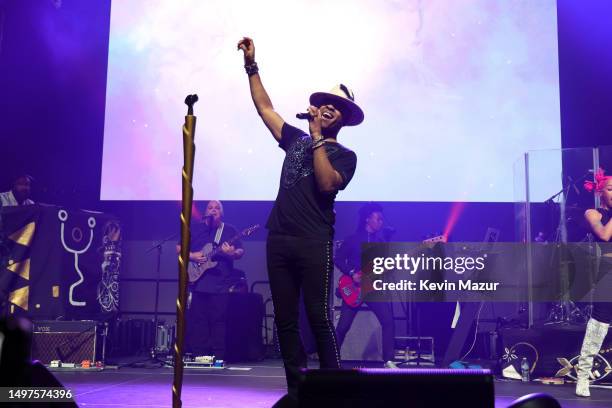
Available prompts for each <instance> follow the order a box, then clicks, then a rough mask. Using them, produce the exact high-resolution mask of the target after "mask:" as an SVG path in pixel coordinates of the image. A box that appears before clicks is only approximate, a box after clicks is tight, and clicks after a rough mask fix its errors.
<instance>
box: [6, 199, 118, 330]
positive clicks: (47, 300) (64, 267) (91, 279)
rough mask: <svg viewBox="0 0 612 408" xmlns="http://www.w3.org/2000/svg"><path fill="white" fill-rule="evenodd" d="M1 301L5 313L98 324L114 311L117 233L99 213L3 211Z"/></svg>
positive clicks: (56, 209)
mask: <svg viewBox="0 0 612 408" xmlns="http://www.w3.org/2000/svg"><path fill="white" fill-rule="evenodd" d="M2 218H3V228H4V231H3V236H4V243H3V245H4V248H5V253H6V254H8V256H6V257H5V259H4V260H3V263H4V264H3V265H0V301H1V302H2V304H3V308H4V311H5V312H7V313H9V314H15V313H26V314H28V315H30V316H31V317H36V318H50V319H58V318H63V319H97V318H99V317H102V315H104V314H107V313H112V312H116V311H118V307H119V270H120V265H121V230H120V225H119V223H118V222H117V220H116V218H114V217H113V216H110V215H108V214H103V213H99V212H92V211H84V210H75V209H68V208H63V207H57V206H47V205H32V206H25V207H12V208H4V209H2Z"/></svg>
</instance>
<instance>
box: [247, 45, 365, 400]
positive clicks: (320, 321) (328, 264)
mask: <svg viewBox="0 0 612 408" xmlns="http://www.w3.org/2000/svg"><path fill="white" fill-rule="evenodd" d="M238 48H239V49H240V50H242V51H243V53H244V64H245V69H246V73H247V74H248V77H249V86H250V91H251V97H252V99H253V102H254V104H255V108H256V109H257V113H258V114H259V116H260V117H261V119H262V120H263V122H264V124H265V125H266V127H267V128H268V130H269V131H270V132H271V133H272V136H274V139H276V141H277V142H278V145H279V147H280V148H281V149H283V150H284V152H285V160H284V162H283V167H282V172H281V178H280V187H279V190H278V195H277V197H276V201H275V203H274V207H273V208H272V212H271V213H270V216H269V218H268V223H267V225H266V226H267V228H268V230H269V234H268V239H267V244H266V255H267V264H268V276H269V280H270V289H271V292H272V300H273V303H274V316H275V322H276V327H277V329H278V338H279V343H280V349H281V354H282V357H283V362H284V365H285V374H286V377H287V386H288V391H289V397H288V399H287V400H286V401H287V402H290V401H292V400H295V397H296V395H297V383H298V375H299V370H300V368H304V367H306V353H305V352H304V347H303V344H302V340H301V338H300V333H299V328H298V300H299V297H300V291H302V293H303V296H304V304H305V306H306V313H307V315H308V321H309V323H310V326H311V328H312V331H313V333H314V336H315V340H316V343H317V350H318V354H319V362H320V365H321V367H322V368H338V367H340V357H339V353H338V345H337V342H336V338H335V332H334V328H333V326H332V323H331V320H330V315H329V296H328V294H329V291H330V289H331V286H330V285H331V274H332V270H333V263H332V260H333V254H332V251H333V249H332V242H333V237H334V222H335V216H334V201H335V198H336V194H337V193H338V190H343V189H344V188H346V186H347V185H348V183H349V181H350V180H351V178H352V177H353V173H354V172H355V167H356V164H357V156H356V155H355V153H353V152H352V151H351V150H349V149H347V148H346V147H344V146H342V145H341V144H339V143H338V142H337V140H336V139H337V136H338V132H339V131H340V129H341V128H342V127H344V126H355V125H358V124H360V123H361V122H362V121H363V111H362V110H361V109H360V108H359V106H357V104H355V102H354V97H353V93H352V92H351V91H350V90H349V89H348V88H347V87H346V86H344V85H339V86H338V87H336V88H334V89H333V90H332V91H331V92H329V93H327V92H318V93H314V94H312V95H311V96H310V107H309V108H308V115H307V118H308V119H309V120H308V124H309V131H310V132H309V133H310V134H306V133H304V132H302V131H301V130H300V129H297V128H295V127H293V126H291V125H289V124H288V123H286V122H285V121H284V120H283V118H282V117H281V116H280V115H279V114H278V113H277V112H276V111H275V110H274V106H273V105H272V102H271V101H270V98H269V97H268V94H267V92H266V90H265V89H264V87H263V85H262V82H261V79H260V76H259V73H258V67H257V64H256V62H255V46H254V44H253V40H252V39H250V38H247V37H244V38H243V39H242V40H240V41H239V42H238Z"/></svg>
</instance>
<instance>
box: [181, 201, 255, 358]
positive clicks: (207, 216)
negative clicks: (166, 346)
mask: <svg viewBox="0 0 612 408" xmlns="http://www.w3.org/2000/svg"><path fill="white" fill-rule="evenodd" d="M236 233H237V232H236V229H235V228H234V227H233V226H231V225H229V224H226V223H224V222H223V205H222V204H221V202H220V201H217V200H211V201H209V202H208V204H207V205H206V209H205V211H204V215H203V216H202V222H199V223H194V224H193V225H192V229H191V245H190V252H189V260H190V261H192V262H206V260H207V259H206V257H205V254H204V253H203V252H202V249H203V248H204V246H205V245H206V244H208V243H212V244H213V247H217V246H220V248H221V252H220V253H219V254H218V255H217V256H216V257H215V258H213V259H212V260H213V261H216V262H217V266H215V267H214V268H211V269H208V270H207V271H206V272H204V274H203V275H202V277H201V278H200V279H198V280H197V281H196V282H195V283H193V284H192V286H191V288H190V289H191V291H192V302H191V306H190V308H189V311H188V316H187V318H188V320H189V322H190V324H189V326H188V327H190V330H189V333H188V335H187V349H188V350H189V351H190V352H191V353H193V354H195V355H210V354H212V355H215V356H216V357H217V358H220V359H223V357H224V352H225V350H224V348H225V346H224V344H225V343H224V339H225V302H226V299H227V298H226V296H222V295H223V294H226V293H228V292H229V290H230V287H231V286H232V285H234V284H235V283H236V282H237V280H238V278H237V277H236V276H234V273H233V271H234V260H237V259H240V258H241V257H242V255H244V249H243V248H242V243H241V242H240V241H236V242H234V245H228V243H227V242H226V241H227V240H229V239H231V237H233V236H235V235H236ZM176 250H177V253H178V252H180V250H181V246H180V245H177V246H176Z"/></svg>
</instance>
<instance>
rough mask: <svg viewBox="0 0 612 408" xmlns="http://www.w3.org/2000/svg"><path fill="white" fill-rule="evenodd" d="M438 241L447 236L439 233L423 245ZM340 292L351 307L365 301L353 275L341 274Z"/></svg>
mask: <svg viewBox="0 0 612 408" xmlns="http://www.w3.org/2000/svg"><path fill="white" fill-rule="evenodd" d="M438 242H446V237H445V236H444V235H438V236H437V237H433V238H429V239H426V240H425V241H423V244H424V245H422V246H428V245H429V244H435V243H438ZM422 246H420V247H418V248H415V249H413V250H412V251H410V252H418V251H420V250H421V248H422ZM358 273H359V274H361V271H356V272H355V274H358ZM338 292H339V293H340V296H341V297H342V300H343V301H344V303H346V304H347V305H349V306H350V307H359V306H361V304H362V303H363V296H362V295H363V291H362V288H361V283H358V282H355V280H354V279H353V277H352V276H348V275H345V274H342V276H340V279H338Z"/></svg>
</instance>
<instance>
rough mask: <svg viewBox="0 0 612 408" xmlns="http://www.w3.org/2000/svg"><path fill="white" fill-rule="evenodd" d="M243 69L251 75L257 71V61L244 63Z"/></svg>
mask: <svg viewBox="0 0 612 408" xmlns="http://www.w3.org/2000/svg"><path fill="white" fill-rule="evenodd" d="M244 70H245V71H246V73H247V75H248V76H251V75H255V74H257V73H258V72H259V67H258V66H257V63H256V62H255V61H253V62H251V63H250V64H245V65H244Z"/></svg>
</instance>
